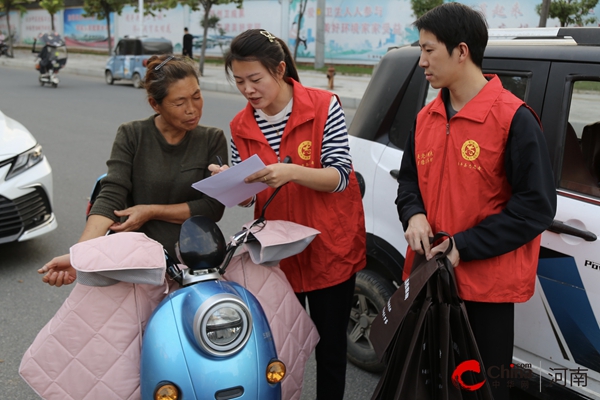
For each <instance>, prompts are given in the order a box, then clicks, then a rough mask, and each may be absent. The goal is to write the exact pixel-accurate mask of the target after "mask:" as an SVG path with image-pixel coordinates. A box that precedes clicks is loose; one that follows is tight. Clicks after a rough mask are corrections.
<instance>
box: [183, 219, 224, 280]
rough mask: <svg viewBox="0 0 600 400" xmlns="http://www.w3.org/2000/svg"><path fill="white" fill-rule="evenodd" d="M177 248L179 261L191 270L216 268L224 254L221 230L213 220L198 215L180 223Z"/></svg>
mask: <svg viewBox="0 0 600 400" xmlns="http://www.w3.org/2000/svg"><path fill="white" fill-rule="evenodd" d="M177 248H178V253H179V256H180V257H181V260H180V261H181V262H183V263H184V264H185V265H187V267H188V268H190V269H192V270H198V269H209V268H217V267H218V266H219V265H221V263H222V262H223V260H224V259H225V254H226V242H225V237H224V236H223V232H221V229H219V227H218V226H217V224H216V223H215V222H214V221H213V220H211V219H210V218H208V217H205V216H200V215H196V216H193V217H190V218H188V219H187V220H185V222H184V223H183V224H182V225H181V231H180V232H179V242H178V244H177Z"/></svg>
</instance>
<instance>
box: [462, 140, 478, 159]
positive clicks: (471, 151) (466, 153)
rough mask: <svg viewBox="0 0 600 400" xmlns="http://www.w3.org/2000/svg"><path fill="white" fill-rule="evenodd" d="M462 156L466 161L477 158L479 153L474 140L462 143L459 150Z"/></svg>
mask: <svg viewBox="0 0 600 400" xmlns="http://www.w3.org/2000/svg"><path fill="white" fill-rule="evenodd" d="M460 151H461V153H462V156H463V158H464V159H465V160H467V161H473V160H476V159H477V157H479V152H480V151H481V149H480V147H479V144H477V142H476V141H474V140H467V141H466V142H464V143H463V145H462V149H460Z"/></svg>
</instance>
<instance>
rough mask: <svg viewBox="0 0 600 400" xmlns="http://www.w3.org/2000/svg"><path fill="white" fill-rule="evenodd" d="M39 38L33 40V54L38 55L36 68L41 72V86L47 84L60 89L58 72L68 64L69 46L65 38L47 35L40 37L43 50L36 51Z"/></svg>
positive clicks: (51, 34) (52, 34)
mask: <svg viewBox="0 0 600 400" xmlns="http://www.w3.org/2000/svg"><path fill="white" fill-rule="evenodd" d="M37 41H38V38H35V39H34V40H33V47H32V49H31V52H32V53H37V54H38V56H37V58H36V64H35V68H36V69H37V70H38V71H39V72H40V75H39V77H38V80H39V82H40V85H41V86H44V85H45V84H49V85H52V87H54V88H56V87H58V84H59V82H60V79H59V77H58V71H60V70H61V69H62V68H64V66H65V65H66V64H67V46H66V45H65V41H64V40H63V38H62V37H61V36H60V35H58V34H55V33H45V34H43V35H42V36H40V37H39V41H40V42H41V43H43V44H44V46H43V47H42V49H41V50H37V49H36V43H37Z"/></svg>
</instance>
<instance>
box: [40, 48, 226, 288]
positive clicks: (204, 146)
mask: <svg viewBox="0 0 600 400" xmlns="http://www.w3.org/2000/svg"><path fill="white" fill-rule="evenodd" d="M144 87H145V88H146V92H147V95H148V103H149V104H150V107H152V109H153V110H154V114H153V115H152V116H150V117H149V118H147V119H144V120H140V121H132V122H128V123H125V124H123V125H121V126H120V127H119V129H118V130H117V136H116V138H115V141H114V143H113V148H112V153H111V156H110V159H109V160H108V161H107V163H106V164H107V166H108V173H107V175H106V177H105V178H104V179H103V180H102V189H101V190H100V194H99V195H98V197H97V199H96V201H95V203H94V205H93V207H92V209H91V212H90V215H89V218H88V220H87V223H86V225H85V228H84V230H83V233H82V235H81V237H80V239H79V242H83V241H86V240H89V239H93V238H97V237H100V236H103V235H105V234H106V232H107V231H109V230H110V231H113V232H131V231H138V232H143V233H145V234H146V235H147V236H148V237H150V238H152V239H154V240H156V241H157V242H159V243H161V244H162V245H163V246H164V247H165V249H166V250H167V251H168V252H169V254H172V255H174V254H175V250H174V247H175V242H176V241H177V239H178V235H179V229H180V225H181V224H182V223H183V222H184V221H185V220H186V219H187V218H189V217H190V216H192V215H205V216H207V217H209V218H211V219H213V220H214V221H218V220H220V219H221V217H222V216H223V212H224V206H223V205H222V204H221V203H219V202H218V201H217V200H215V199H213V198H211V197H208V196H206V195H204V194H203V193H201V192H198V191H196V190H195V189H193V188H192V187H191V185H192V183H194V182H197V181H199V180H201V179H204V178H206V177H208V176H210V174H211V172H210V171H209V170H208V169H207V166H208V165H209V164H210V163H211V162H214V161H215V160H217V157H220V158H221V159H224V160H226V159H227V158H226V157H227V142H226V139H225V135H224V134H223V131H222V130H221V129H218V128H213V127H206V126H202V125H198V122H199V121H200V118H201V116H202V106H203V104H204V99H203V98H202V93H201V91H200V86H199V82H198V75H197V72H196V69H195V68H194V67H193V65H192V64H190V63H188V62H187V61H185V60H184V59H181V58H179V57H174V56H172V55H161V56H154V57H152V58H150V59H149V60H148V66H147V72H146V77H145V81H144ZM38 272H39V273H40V274H45V275H44V277H43V278H42V279H43V281H44V282H46V283H48V284H50V285H53V286H62V285H65V284H71V283H73V282H74V281H75V278H76V272H75V269H74V268H73V267H72V265H71V261H70V257H69V254H65V255H62V256H58V257H55V258H53V259H52V260H50V262H48V263H47V264H46V265H44V266H43V267H42V268H40V269H39V270H38Z"/></svg>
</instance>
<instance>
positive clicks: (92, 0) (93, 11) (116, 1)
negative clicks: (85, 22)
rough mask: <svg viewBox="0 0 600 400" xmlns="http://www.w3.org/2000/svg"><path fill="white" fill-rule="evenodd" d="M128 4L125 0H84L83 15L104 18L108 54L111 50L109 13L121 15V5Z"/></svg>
mask: <svg viewBox="0 0 600 400" xmlns="http://www.w3.org/2000/svg"><path fill="white" fill-rule="evenodd" d="M127 4H129V1H127V0H84V1H83V9H84V11H85V15H86V16H89V17H96V18H97V19H98V20H103V19H105V20H106V31H107V33H108V54H109V55H110V52H111V50H112V38H111V36H110V13H111V12H112V13H117V14H118V15H121V12H122V11H123V7H125V5H127Z"/></svg>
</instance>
